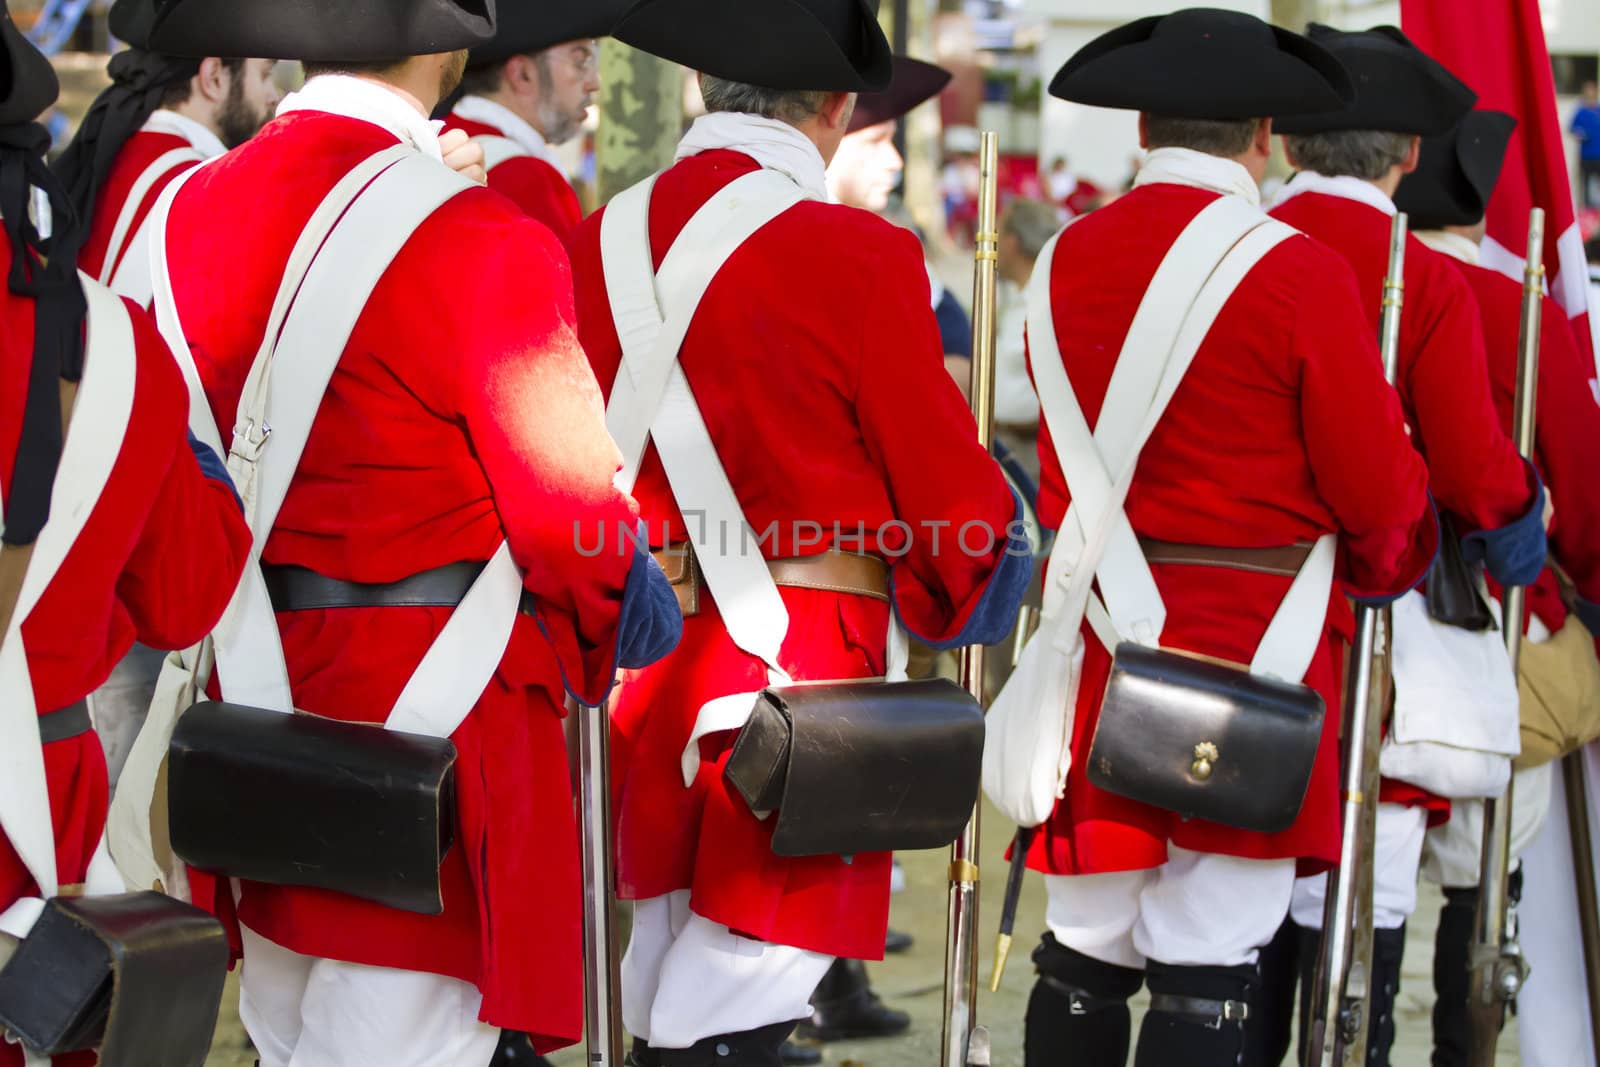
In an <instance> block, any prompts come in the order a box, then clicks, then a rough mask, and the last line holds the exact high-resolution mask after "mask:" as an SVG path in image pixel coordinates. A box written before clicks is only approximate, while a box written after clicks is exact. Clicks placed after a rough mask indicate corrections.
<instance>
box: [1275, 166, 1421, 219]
mask: <svg viewBox="0 0 1600 1067" xmlns="http://www.w3.org/2000/svg"><path fill="white" fill-rule="evenodd" d="M1301 193H1322V194H1323V195H1324V196H1337V197H1342V198H1344V199H1345V200H1354V201H1356V202H1358V203H1362V204H1365V205H1367V206H1368V207H1374V208H1377V209H1378V210H1379V211H1381V212H1383V213H1384V214H1385V215H1393V214H1394V213H1395V207H1394V201H1393V200H1391V199H1389V196H1388V194H1387V193H1385V192H1384V191H1383V190H1382V189H1379V188H1378V187H1377V186H1376V185H1373V184H1372V183H1371V182H1369V181H1366V180H1365V179H1362V178H1351V177H1349V176H1348V175H1344V176H1340V177H1337V178H1330V177H1328V176H1327V175H1326V174H1318V173H1317V172H1316V171H1314V170H1303V171H1301V172H1300V173H1299V174H1296V175H1295V176H1294V177H1293V178H1292V179H1290V181H1289V184H1288V185H1285V186H1284V187H1283V188H1282V189H1280V190H1278V196H1277V199H1276V200H1275V201H1273V205H1272V206H1273V207H1277V206H1278V205H1279V204H1282V203H1283V202H1284V201H1286V200H1290V199H1292V198H1294V197H1296V196H1299V195H1300V194H1301Z"/></svg>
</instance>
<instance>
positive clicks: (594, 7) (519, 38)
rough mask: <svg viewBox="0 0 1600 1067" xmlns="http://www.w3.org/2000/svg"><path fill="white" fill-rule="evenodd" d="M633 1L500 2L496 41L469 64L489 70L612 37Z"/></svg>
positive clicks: (478, 49)
mask: <svg viewBox="0 0 1600 1067" xmlns="http://www.w3.org/2000/svg"><path fill="white" fill-rule="evenodd" d="M631 2H632V0H497V3H496V5H495V7H496V11H495V29H494V40H492V41H490V42H489V43H488V44H481V45H479V46H478V47H476V48H474V49H473V50H472V58H471V59H469V60H468V63H469V64H470V65H471V66H474V67H486V66H488V65H490V64H491V63H501V62H504V61H505V60H507V59H510V58H511V57H512V56H522V55H532V54H533V53H535V52H543V51H544V50H545V49H546V48H553V47H555V46H556V45H558V44H565V43H566V42H567V41H586V40H589V39H591V38H595V37H610V36H611V30H612V28H613V27H615V26H616V24H617V20H618V19H619V18H621V17H622V13H623V12H624V11H626V10H628V6H629V4H630V3H631Z"/></svg>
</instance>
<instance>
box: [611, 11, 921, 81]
mask: <svg viewBox="0 0 1600 1067" xmlns="http://www.w3.org/2000/svg"><path fill="white" fill-rule="evenodd" d="M612 36H613V37H615V38H616V39H617V40H619V41H622V42H624V43H626V44H630V45H633V46H634V47H635V48H638V49H641V50H643V51H645V52H649V53H651V54H652V55H657V56H660V57H661V58H662V59H670V60H672V61H673V62H676V63H682V64H683V65H684V66H686V67H690V68H692V69H694V70H697V71H699V72H701V73H702V74H710V75H712V76H713V77H717V78H726V79H727V80H729V81H736V82H743V83H744V84H746V85H756V86H760V87H762V88H765V89H809V90H817V91H826V92H844V93H860V92H879V91H881V90H883V89H887V88H888V87H889V82H890V79H891V76H892V74H893V66H892V63H891V58H892V52H891V50H890V48H889V39H888V38H887V37H885V36H884V35H883V29H882V27H880V26H879V25H878V0H638V2H637V3H635V4H634V5H633V6H632V7H631V8H629V9H628V11H627V13H626V14H624V15H623V16H622V20H621V21H620V22H618V23H617V26H616V29H615V30H614V31H613V32H612Z"/></svg>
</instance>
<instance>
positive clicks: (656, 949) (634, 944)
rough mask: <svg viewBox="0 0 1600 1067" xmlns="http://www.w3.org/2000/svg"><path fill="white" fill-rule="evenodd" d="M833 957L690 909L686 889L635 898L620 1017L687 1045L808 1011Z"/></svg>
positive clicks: (651, 1034)
mask: <svg viewBox="0 0 1600 1067" xmlns="http://www.w3.org/2000/svg"><path fill="white" fill-rule="evenodd" d="M832 963H833V957H832V956H824V955H822V954H821V953H818V952H808V951H806V950H805V949H800V948H793V947H791V946H789V945H774V944H771V943H769V942H766V941H753V940H751V939H750V938H748V937H740V936H739V935H738V934H735V933H733V932H732V931H730V930H729V929H728V928H727V927H726V926H721V925H719V924H717V923H714V922H712V921H711V920H709V919H705V918H702V917H701V916H699V915H696V914H694V913H693V912H691V911H690V910H689V891H688V890H680V891H678V892H676V893H669V894H667V895H666V896H663V897H652V898H650V899H649V900H640V901H636V902H635V903H634V905H633V935H632V937H630V938H629V940H628V951H627V952H626V953H625V954H624V955H623V957H622V1023H623V1025H624V1026H625V1027H627V1030H628V1033H630V1034H632V1035H633V1036H634V1037H637V1038H640V1039H641V1040H643V1041H646V1042H648V1043H649V1044H650V1045H651V1046H652V1047H655V1048H688V1047H689V1046H691V1045H693V1044H694V1043H695V1042H697V1041H701V1040H703V1039H705V1038H708V1037H714V1036H716V1035H718V1034H736V1033H740V1032H742V1031H745V1030H755V1029H759V1028H760V1027H763V1026H771V1025H773V1024H775V1023H783V1022H792V1021H794V1020H797V1019H804V1018H806V1017H808V1016H809V1015H810V1014H811V994H812V993H813V992H814V991H815V990H816V988H817V983H818V982H820V981H822V976H823V975H824V974H825V973H827V970H828V967H829V966H830V965H831V964H832Z"/></svg>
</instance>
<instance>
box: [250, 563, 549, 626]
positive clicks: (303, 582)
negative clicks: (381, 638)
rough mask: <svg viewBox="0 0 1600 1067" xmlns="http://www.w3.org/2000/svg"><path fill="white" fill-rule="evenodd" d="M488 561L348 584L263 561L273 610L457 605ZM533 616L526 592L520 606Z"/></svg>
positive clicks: (448, 606)
mask: <svg viewBox="0 0 1600 1067" xmlns="http://www.w3.org/2000/svg"><path fill="white" fill-rule="evenodd" d="M485 566H487V564H485V563H475V562H471V561H466V562H461V563H447V564H445V565H444V566H443V567H435V568H433V569H432V570H428V571H422V572H421V573H420V574H413V575H411V576H410V577H409V578H401V579H400V580H399V581H397V582H347V581H344V580H343V579H340V578H329V577H327V576H326V575H321V574H318V573H317V572H316V571H313V570H308V569H307V568H305V567H294V566H288V565H278V564H270V563H269V564H263V565H262V567H261V573H262V576H263V577H264V578H265V579H266V583H267V596H268V597H269V598H270V599H271V600H272V608H273V610H274V611H316V610H318V609H323V608H453V607H455V606H456V605H458V604H460V603H461V601H462V600H463V599H465V598H466V595H467V590H468V589H471V588H472V583H473V582H475V581H477V580H478V575H479V574H481V573H482V572H483V568H484V567H485ZM518 610H520V611H521V612H522V613H523V614H524V615H532V614H534V607H533V597H532V595H531V594H529V593H528V592H527V591H526V590H524V591H523V593H522V603H521V604H520V605H519V607H518Z"/></svg>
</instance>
